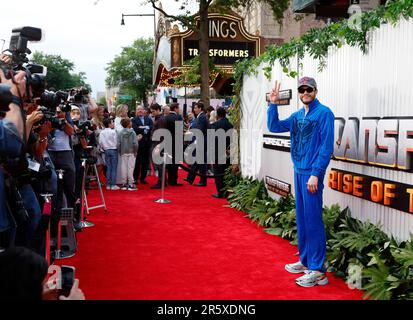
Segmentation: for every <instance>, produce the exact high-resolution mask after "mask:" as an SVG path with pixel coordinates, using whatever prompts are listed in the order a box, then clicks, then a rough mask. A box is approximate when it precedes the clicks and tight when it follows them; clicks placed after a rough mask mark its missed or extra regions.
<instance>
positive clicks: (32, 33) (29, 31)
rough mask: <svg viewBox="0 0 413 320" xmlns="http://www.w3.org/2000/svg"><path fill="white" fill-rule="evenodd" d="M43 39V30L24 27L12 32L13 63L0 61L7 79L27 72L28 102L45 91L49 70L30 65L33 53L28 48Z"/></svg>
mask: <svg viewBox="0 0 413 320" xmlns="http://www.w3.org/2000/svg"><path fill="white" fill-rule="evenodd" d="M41 39H42V30H41V29H39V28H34V27H22V28H15V29H13V30H12V35H11V39H10V46H9V49H8V50H6V51H8V52H10V53H11V60H12V61H11V63H10V64H6V63H5V62H3V61H0V68H1V69H2V70H3V72H4V75H5V76H6V78H7V79H11V78H12V77H13V76H14V74H15V73H16V72H17V71H20V70H23V71H24V72H26V88H27V89H26V90H27V92H26V95H27V97H28V100H31V99H32V98H38V97H40V96H41V95H42V93H43V92H44V89H45V77H46V74H47V68H46V67H45V66H43V65H39V64H32V63H29V59H28V58H27V55H28V54H30V53H31V51H30V49H29V48H27V43H28V42H29V41H40V40H41ZM29 88H31V89H32V95H31V96H30V95H29V92H30V91H29ZM0 110H3V111H8V106H7V108H3V105H1V106H0Z"/></svg>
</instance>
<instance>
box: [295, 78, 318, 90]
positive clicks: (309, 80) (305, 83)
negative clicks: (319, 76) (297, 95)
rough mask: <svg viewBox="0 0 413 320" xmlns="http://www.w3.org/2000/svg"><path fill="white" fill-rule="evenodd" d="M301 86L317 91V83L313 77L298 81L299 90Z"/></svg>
mask: <svg viewBox="0 0 413 320" xmlns="http://www.w3.org/2000/svg"><path fill="white" fill-rule="evenodd" d="M301 86H307V87H310V88H313V89H317V83H316V82H315V80H314V78H311V77H302V78H301V79H300V80H298V88H299V87H301Z"/></svg>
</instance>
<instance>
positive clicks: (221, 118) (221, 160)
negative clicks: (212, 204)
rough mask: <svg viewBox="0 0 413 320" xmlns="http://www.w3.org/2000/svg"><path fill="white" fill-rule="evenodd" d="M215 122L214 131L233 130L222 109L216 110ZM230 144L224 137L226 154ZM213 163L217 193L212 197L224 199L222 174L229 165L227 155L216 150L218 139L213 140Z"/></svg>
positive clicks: (228, 139) (227, 138)
mask: <svg viewBox="0 0 413 320" xmlns="http://www.w3.org/2000/svg"><path fill="white" fill-rule="evenodd" d="M216 112H217V121H216V122H214V123H213V124H212V125H211V127H212V129H214V130H218V129H223V130H224V131H225V132H226V133H227V132H228V130H230V129H233V126H232V124H231V123H230V122H229V121H228V119H227V117H226V111H225V109H224V108H222V107H219V108H218V109H217V111H216ZM230 144H231V139H230V137H229V136H228V137H226V141H225V146H226V150H227V152H228V151H229V148H230ZM214 149H215V161H214V176H215V186H216V188H217V193H215V194H213V195H212V196H213V197H215V198H224V197H225V191H224V173H225V170H226V169H227V168H228V167H229V165H230V158H229V156H228V154H227V152H226V153H225V154H219V150H218V138H215V148H214Z"/></svg>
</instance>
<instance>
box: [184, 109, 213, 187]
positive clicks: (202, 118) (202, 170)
mask: <svg viewBox="0 0 413 320" xmlns="http://www.w3.org/2000/svg"><path fill="white" fill-rule="evenodd" d="M194 113H195V115H196V120H195V123H194V124H193V126H192V128H193V129H198V130H200V131H202V134H203V137H204V138H203V139H204V148H203V149H204V150H203V151H202V152H203V158H204V161H203V163H197V162H195V163H194V164H193V165H192V166H191V168H190V170H189V173H188V176H187V177H186V181H187V182H188V183H189V184H192V183H193V182H194V180H195V176H196V174H197V172H199V174H200V176H201V177H200V180H199V183H198V184H196V185H195V186H198V187H205V186H206V185H207V177H206V173H207V130H208V128H209V121H208V118H207V116H206V114H205V107H204V104H203V102H202V101H198V102H197V103H195V105H194ZM195 143H196V140H195Z"/></svg>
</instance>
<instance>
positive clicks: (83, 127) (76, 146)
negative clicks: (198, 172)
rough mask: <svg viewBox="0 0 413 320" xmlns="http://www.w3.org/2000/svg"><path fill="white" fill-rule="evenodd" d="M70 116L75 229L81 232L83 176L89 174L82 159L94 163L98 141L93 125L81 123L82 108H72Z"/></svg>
mask: <svg viewBox="0 0 413 320" xmlns="http://www.w3.org/2000/svg"><path fill="white" fill-rule="evenodd" d="M70 116H71V118H72V121H73V125H74V129H75V134H74V135H72V145H73V151H74V163H75V169H76V183H75V195H76V206H75V216H74V218H75V221H74V227H75V229H76V230H80V229H81V226H80V214H81V212H80V211H81V201H82V181H83V176H84V175H85V174H87V173H86V172H84V169H83V168H82V159H87V161H89V162H90V161H94V157H93V156H92V154H91V151H92V150H91V149H92V148H93V147H95V145H96V143H95V141H96V139H95V136H94V133H93V131H92V130H91V129H93V126H92V123H91V122H90V121H89V120H86V121H80V118H81V112H80V108H79V107H78V106H76V105H72V106H71V111H70Z"/></svg>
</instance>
